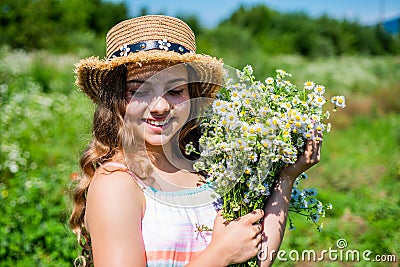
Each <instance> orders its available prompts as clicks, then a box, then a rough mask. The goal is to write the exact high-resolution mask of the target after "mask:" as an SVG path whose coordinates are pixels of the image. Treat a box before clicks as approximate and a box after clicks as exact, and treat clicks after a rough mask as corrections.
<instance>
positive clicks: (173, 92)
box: [167, 88, 183, 95]
mask: <svg viewBox="0 0 400 267" xmlns="http://www.w3.org/2000/svg"><path fill="white" fill-rule="evenodd" d="M182 92H183V89H182V88H174V89H172V90H169V91H168V92H167V93H168V94H170V95H180V94H182Z"/></svg>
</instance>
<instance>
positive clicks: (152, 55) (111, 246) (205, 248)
mask: <svg viewBox="0 0 400 267" xmlns="http://www.w3.org/2000/svg"><path fill="white" fill-rule="evenodd" d="M106 39H107V44H106V47H107V48H106V50H107V60H100V59H98V58H93V57H92V58H88V59H84V60H82V61H81V62H79V63H78V64H77V66H76V75H77V84H78V86H79V87H80V89H81V90H83V91H84V92H85V93H86V94H87V95H88V96H89V97H90V98H91V99H92V100H93V102H94V103H95V104H96V111H95V114H94V119H93V140H92V142H91V143H90V144H89V146H88V148H87V149H86V151H85V153H84V154H83V155H82V158H81V161H80V164H81V167H82V171H83V175H82V178H81V179H80V183H79V185H78V187H77V189H76V191H75V195H74V202H75V205H74V209H73V212H72V215H71V218H70V225H71V227H72V229H73V230H74V232H75V234H76V235H77V237H78V241H79V242H80V244H81V246H82V257H80V259H81V260H82V261H83V263H84V265H92V264H93V263H94V264H95V266H96V267H97V266H227V265H229V264H232V263H240V262H244V261H246V260H248V259H250V258H252V257H254V256H256V255H257V254H258V255H260V253H269V252H271V251H277V250H278V249H279V246H280V244H281V242H282V238H283V234H284V230H285V225H286V218H287V212H288V205H289V201H290V196H291V190H292V185H293V182H294V180H295V178H296V177H297V176H298V175H300V174H301V173H302V172H304V171H305V170H307V169H308V168H310V167H311V166H312V165H314V164H315V163H317V162H318V161H319V159H320V148H321V143H319V142H317V141H312V140H311V141H307V144H306V147H305V152H304V154H303V155H302V156H301V157H299V159H298V161H297V162H296V163H295V164H293V165H290V166H288V167H286V168H285V169H283V170H282V171H281V173H280V175H279V176H278V177H277V179H276V185H275V187H274V188H273V191H272V193H271V195H270V196H269V198H268V201H267V203H266V205H265V207H264V209H263V210H256V211H253V212H251V213H249V214H247V215H245V216H243V217H241V218H239V219H237V220H234V221H230V222H226V221H225V220H224V219H223V217H222V211H221V210H219V209H218V198H217V199H216V198H215V193H214V192H213V190H212V187H211V186H210V185H209V184H207V183H206V182H205V179H204V178H205V174H202V173H195V172H193V170H192V169H191V164H192V163H193V161H192V160H194V159H195V158H194V157H193V156H192V155H184V153H183V152H182V151H183V150H184V147H185V146H186V144H188V143H189V142H192V143H193V144H195V145H196V140H198V138H199V132H198V129H197V128H196V125H195V123H194V120H193V118H195V116H196V114H197V111H198V110H199V109H200V108H201V106H202V104H203V102H204V99H205V100H207V98H208V99H209V98H213V97H215V94H216V92H217V91H218V89H219V88H220V85H221V83H222V77H223V65H222V62H221V61H220V60H218V59H215V58H213V57H210V56H207V55H200V54H196V53H195V51H196V46H195V37H194V34H193V32H192V30H191V29H190V28H189V27H188V25H186V24H185V23H184V22H182V21H181V20H179V19H176V18H173V17H168V16H143V17H138V18H134V19H130V20H126V21H123V22H121V23H119V24H117V25H116V26H114V27H113V28H111V30H110V31H109V32H108V34H107V38H106ZM211 230H212V231H211ZM274 256H275V254H274V253H270V255H268V254H267V255H266V256H265V255H263V257H260V259H261V258H262V261H260V262H259V264H260V266H270V265H271V264H272V262H273V260H274V258H273V257H274Z"/></svg>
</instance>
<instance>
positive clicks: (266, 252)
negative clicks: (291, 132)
mask: <svg viewBox="0 0 400 267" xmlns="http://www.w3.org/2000/svg"><path fill="white" fill-rule="evenodd" d="M321 146H322V142H320V141H313V140H309V141H307V142H306V145H305V151H304V153H303V155H302V156H301V157H299V158H298V160H297V161H296V163H295V164H293V165H289V166H287V167H286V168H284V169H283V170H282V171H281V172H280V174H279V176H278V178H277V181H276V184H275V187H274V189H273V191H272V193H271V195H270V196H269V198H268V200H267V203H266V204H265V207H264V213H265V215H264V219H263V223H262V225H263V241H262V249H261V251H260V252H259V266H261V267H266V266H271V265H272V263H273V261H274V259H275V257H276V254H277V252H278V250H279V247H280V245H281V243H282V239H283V235H284V232H285V228H286V219H287V215H288V208H289V202H290V198H291V195H292V187H293V183H294V181H295V179H296V178H297V177H298V176H299V175H300V174H302V173H303V172H304V171H306V170H307V169H309V168H310V167H312V166H313V165H314V164H316V163H318V162H319V161H320V153H321Z"/></svg>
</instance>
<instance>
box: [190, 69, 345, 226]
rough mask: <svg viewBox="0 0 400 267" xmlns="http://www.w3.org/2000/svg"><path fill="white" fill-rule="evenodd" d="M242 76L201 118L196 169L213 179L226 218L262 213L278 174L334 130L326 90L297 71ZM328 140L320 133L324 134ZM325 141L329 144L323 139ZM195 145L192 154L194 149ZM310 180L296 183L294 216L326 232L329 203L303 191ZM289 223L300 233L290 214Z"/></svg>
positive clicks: (339, 101) (336, 103)
mask: <svg viewBox="0 0 400 267" xmlns="http://www.w3.org/2000/svg"><path fill="white" fill-rule="evenodd" d="M236 76H237V78H235V79H226V82H225V85H224V87H223V89H222V90H221V91H220V93H219V94H218V96H217V98H216V99H215V100H213V102H212V104H211V105H210V106H209V107H208V108H207V109H206V110H205V114H204V116H203V117H202V119H201V121H200V127H201V129H202V136H201V138H200V140H199V149H200V151H198V153H200V157H199V159H198V160H197V162H196V163H195V164H194V168H195V170H197V171H205V172H206V173H207V174H208V181H209V182H210V183H211V184H212V185H213V186H214V188H215V190H216V192H217V193H218V194H219V195H220V196H221V197H222V199H223V210H224V214H223V215H224V217H225V218H226V219H228V220H233V219H235V218H238V217H240V216H242V215H245V214H247V213H248V212H250V211H252V210H254V209H257V208H262V207H263V205H264V203H265V201H266V199H267V197H268V195H269V194H270V190H272V186H273V184H274V180H275V177H276V175H277V174H278V173H279V171H280V170H281V169H282V168H283V167H284V166H285V165H287V164H293V163H294V162H295V161H296V159H297V157H298V155H300V154H301V153H302V152H303V147H304V143H305V141H306V140H308V139H312V138H322V137H316V136H315V135H314V132H315V131H317V132H319V133H321V134H322V133H323V132H325V131H330V127H331V126H330V123H327V122H326V121H327V119H328V118H329V111H323V106H324V105H325V104H326V102H327V100H326V97H325V96H324V95H325V87H324V86H323V85H317V84H315V83H314V82H312V81H306V82H305V83H304V84H303V88H301V89H298V88H297V87H296V86H295V85H294V84H293V83H291V82H290V80H289V78H290V77H291V74H289V73H287V72H286V71H284V70H281V69H279V70H276V75H275V76H274V77H269V78H267V79H266V80H265V82H261V81H258V80H256V79H255V77H254V75H253V70H252V67H251V66H250V65H248V66H246V67H245V68H244V69H243V70H241V71H240V70H236ZM331 102H332V103H333V109H334V110H336V109H337V108H338V107H340V108H343V107H345V98H344V97H343V96H334V97H332V98H331ZM319 136H321V135H319ZM321 141H322V140H321ZM193 150H194V147H193V145H192V144H189V145H188V146H187V147H186V151H187V153H191V152H193ZM306 178H307V175H306V174H302V175H300V176H299V177H298V178H297V179H296V181H295V184H294V187H293V190H292V197H291V201H290V207H289V211H291V212H296V213H300V214H302V215H305V217H306V218H307V219H308V220H310V221H312V222H314V223H315V224H316V225H317V228H318V229H319V230H320V229H321V227H322V224H320V223H319V219H320V217H324V215H325V210H326V209H329V208H331V205H330V204H323V203H321V201H319V200H318V199H317V198H316V195H317V191H316V190H315V189H314V188H304V189H300V187H299V185H300V182H301V181H302V180H303V179H306ZM289 226H290V228H294V225H293V221H292V220H291V218H290V217H289Z"/></svg>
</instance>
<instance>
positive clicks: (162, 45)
mask: <svg viewBox="0 0 400 267" xmlns="http://www.w3.org/2000/svg"><path fill="white" fill-rule="evenodd" d="M148 50H164V51H174V52H176V53H179V54H181V55H182V54H186V53H194V51H190V50H189V49H187V48H186V47H184V46H183V45H180V44H177V43H170V42H168V41H167V40H166V39H163V40H152V41H142V42H137V43H135V44H127V45H123V46H121V47H120V49H119V51H116V52H114V53H113V54H112V55H111V57H110V59H111V58H115V57H124V56H128V55H129V54H130V53H135V52H138V51H148Z"/></svg>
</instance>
